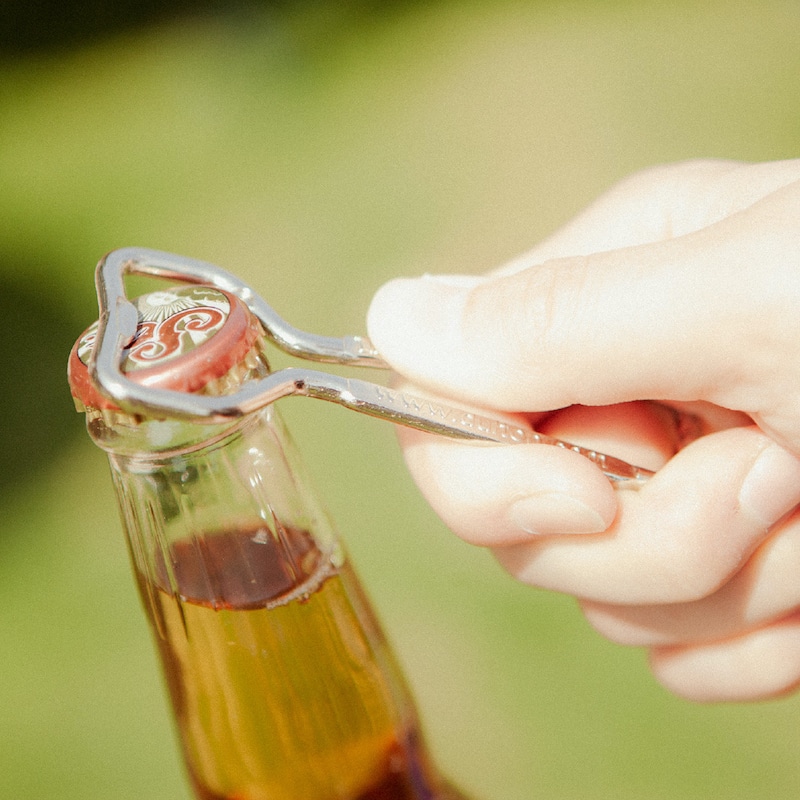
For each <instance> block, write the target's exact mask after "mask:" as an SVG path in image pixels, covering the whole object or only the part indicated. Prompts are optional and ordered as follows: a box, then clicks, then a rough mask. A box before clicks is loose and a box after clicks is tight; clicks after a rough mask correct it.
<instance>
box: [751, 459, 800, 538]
mask: <svg viewBox="0 0 800 800" xmlns="http://www.w3.org/2000/svg"><path fill="white" fill-rule="evenodd" d="M798 503H800V459H798V458H796V457H795V456H793V455H792V454H791V453H789V452H788V451H787V450H784V449H783V448H782V447H780V446H779V445H777V444H771V445H769V446H768V447H767V448H766V449H764V450H762V451H761V453H760V454H759V456H758V458H756V460H755V463H754V464H753V466H752V467H751V468H750V472H748V473H747V476H746V477H745V479H744V481H743V483H742V486H741V488H740V489H739V506H740V508H742V509H743V510H744V511H746V512H747V513H749V514H750V515H751V516H753V517H754V518H755V519H756V520H757V521H758V522H759V523H761V524H762V525H764V526H766V527H770V526H771V525H774V524H775V523H776V522H777V521H778V520H779V519H780V518H781V517H782V516H783V515H784V514H786V513H787V512H789V511H791V510H792V509H793V508H794V507H795V506H796V505H797V504H798Z"/></svg>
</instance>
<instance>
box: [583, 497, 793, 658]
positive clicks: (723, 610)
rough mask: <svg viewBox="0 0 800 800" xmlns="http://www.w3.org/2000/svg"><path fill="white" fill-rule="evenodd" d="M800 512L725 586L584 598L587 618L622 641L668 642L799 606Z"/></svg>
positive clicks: (703, 638) (756, 622) (748, 624)
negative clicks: (676, 597)
mask: <svg viewBox="0 0 800 800" xmlns="http://www.w3.org/2000/svg"><path fill="white" fill-rule="evenodd" d="M798 575H800V514H798V513H797V512H795V513H794V514H793V515H792V516H791V517H790V518H788V519H787V520H786V521H785V522H782V523H779V524H778V525H777V526H776V527H775V528H774V529H773V530H772V531H771V533H770V537H769V539H767V541H766V542H764V544H763V545H761V547H759V548H758V550H757V551H756V552H755V553H754V554H753V556H752V557H751V558H750V559H749V561H748V562H747V564H746V565H745V566H744V567H743V568H742V570H740V571H739V572H738V573H737V574H736V575H735V576H734V577H733V578H732V579H731V580H730V581H728V582H727V583H726V584H724V586H722V588H721V589H719V590H718V591H716V592H714V593H713V594H711V595H709V596H708V597H705V598H703V599H701V600H697V601H695V602H690V603H670V604H663V605H662V604H660V605H644V606H630V605H614V604H607V603H594V602H591V601H584V602H583V603H582V604H581V605H582V608H583V612H584V614H585V615H586V618H587V619H588V621H589V623H590V624H591V625H592V627H593V628H594V629H595V630H596V631H598V632H599V633H600V634H602V635H603V636H605V637H606V638H607V639H610V640H612V641H614V642H617V643H618V644H624V645H633V646H644V647H654V646H666V645H676V644H682V645H686V644H692V643H701V642H709V641H715V640H721V639H726V638H729V637H732V636H737V635H740V634H742V633H744V632H746V631H749V630H753V629H755V628H757V627H760V626H763V625H765V624H766V623H769V622H771V621H773V620H776V619H780V618H782V617H785V616H786V615H787V614H789V613H790V612H792V611H793V610H794V609H796V608H800V583H799V582H798V580H797V576H798Z"/></svg>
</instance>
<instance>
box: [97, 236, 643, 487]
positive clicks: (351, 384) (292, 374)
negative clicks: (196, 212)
mask: <svg viewBox="0 0 800 800" xmlns="http://www.w3.org/2000/svg"><path fill="white" fill-rule="evenodd" d="M125 275H149V276H152V277H157V278H167V279H174V280H178V281H181V282H184V283H192V284H205V285H210V286H214V287H216V288H217V289H222V290H224V291H228V292H230V293H231V294H234V295H236V296H237V297H238V298H239V299H240V300H242V302H243V303H244V304H245V305H246V306H247V307H248V308H249V309H250V311H251V312H252V313H253V314H254V315H255V316H256V318H257V319H258V320H259V321H260V323H261V325H262V326H263V329H264V332H265V334H266V336H267V337H268V339H269V340H270V341H271V342H272V343H273V344H274V345H275V346H277V347H278V348H280V349H281V350H283V351H284V352H286V353H289V354H290V355H294V356H297V357H298V358H303V359H307V360H310V361H318V362H327V363H334V364H343V365H350V366H362V367H375V368H378V369H388V365H387V364H386V363H385V362H384V361H383V360H382V359H381V357H380V355H379V354H378V352H377V351H376V350H375V348H374V347H373V345H372V343H371V342H370V341H369V339H367V338H366V337H365V336H344V337H342V338H336V337H329V336H319V335H316V334H312V333H308V332H305V331H301V330H299V329H297V328H295V327H293V326H292V325H290V324H289V323H288V322H286V321H285V320H284V319H282V318H281V317H280V316H279V315H278V314H277V313H276V312H275V311H274V309H273V308H272V307H271V306H270V305H268V304H267V303H266V302H265V301H264V300H263V299H262V298H261V297H260V296H259V295H258V294H257V293H256V292H254V291H253V289H252V288H251V287H250V286H248V285H247V284H245V283H243V282H242V281H241V280H239V279H238V278H237V277H236V276H234V275H233V274H231V273H229V272H227V271H226V270H224V269H222V268H221V267H218V266H216V265H214V264H210V263H207V262H204V261H198V260H196V259H192V258H185V257H182V256H176V255H173V254H171V253H164V252H161V251H158V250H149V249H145V248H135V247H130V248H123V249H120V250H114V251H112V252H111V253H109V254H108V255H106V256H105V257H104V258H103V259H102V260H101V261H100V263H99V264H98V265H97V270H96V273H95V284H96V288H97V297H98V304H99V307H100V318H99V324H98V331H97V340H96V345H95V348H94V351H93V353H92V357H91V360H90V364H89V373H90V376H91V378H92V380H93V381H94V382H95V384H96V385H97V387H98V389H99V390H100V391H101V392H102V393H103V394H104V395H106V396H107V397H108V398H109V399H111V400H113V401H114V402H115V403H116V404H117V405H119V407H120V408H122V409H123V410H125V411H127V412H129V413H133V414H151V415H152V414H153V413H154V412H155V413H158V414H164V415H167V416H171V417H177V418H181V419H190V420H195V421H200V422H209V423H213V422H223V421H225V420H228V419H232V418H235V417H239V416H242V415H244V414H247V413H250V412H252V411H255V410H257V409H259V408H262V407H264V406H266V405H268V404H270V403H273V402H275V401H276V400H279V399H280V398H282V397H288V396H291V395H301V396H305V397H316V398H318V399H321V400H328V401H330V402H333V403H336V404H338V405H342V406H345V407H346V408H349V409H352V410H353V411H358V412H360V413H362V414H368V415H370V416H373V417H378V418H379V419H383V420H388V421H390V422H394V423H396V424H399V425H406V426H409V427H412V428H417V429H418V430H422V431H426V432H428V433H435V434H440V435H443V436H449V437H451V438H455V439H465V440H473V441H482V442H494V443H498V444H547V445H553V446H557V447H561V448H564V449H566V450H571V451H573V452H575V453H578V454H580V455H582V456H584V457H585V458H588V459H589V460H590V461H592V462H593V463H594V464H596V465H597V466H598V467H599V468H600V469H601V470H602V471H603V473H604V474H605V475H606V477H607V478H608V479H609V480H610V481H612V483H613V484H614V485H615V486H617V487H620V488H622V487H625V488H638V487H639V486H641V485H642V484H644V483H645V482H646V481H647V479H648V478H649V477H651V476H652V475H653V472H652V471H651V470H647V469H644V468H642V467H636V466H633V465H632V464H628V463H627V462H625V461H622V460H621V459H618V458H615V457H613V456H610V455H606V454H604V453H599V452H597V451H595V450H590V449H588V448H584V447H580V446H579V445H575V444H571V443H570V442H565V441H563V440H561V439H555V438H553V437H550V436H546V435H544V434H541V433H537V432H536V431H533V430H531V429H529V428H525V427H523V426H520V425H518V424H517V423H515V422H508V421H503V420H500V419H495V418H491V417H487V416H484V415H482V414H477V413H473V412H471V411H466V410H462V409H460V408H457V407H455V406H451V405H449V404H446V403H444V402H440V401H438V400H430V399H426V398H423V397H418V396H414V395H411V394H409V393H407V392H405V391H399V390H393V389H389V388H386V387H384V386H381V385H379V384H377V383H372V382H369V381H364V380H359V379H356V378H348V377H341V376H338V375H333V374H330V373H327V372H322V371H318V370H313V369H303V368H299V367H287V368H284V369H280V370H278V371H277V372H274V373H271V374H270V375H268V376H267V377H265V378H261V379H259V380H254V381H249V382H247V383H245V384H244V385H243V386H242V387H241V388H240V389H239V390H238V391H236V392H234V393H233V394H229V395H223V396H206V395H199V394H190V393H187V392H180V391H175V390H170V389H160V388H153V387H148V386H144V385H141V384H139V383H136V382H135V381H133V380H130V379H129V378H127V377H126V376H125V374H124V373H123V371H122V362H123V359H124V350H125V348H126V347H127V346H128V345H129V344H130V343H131V341H132V340H133V338H134V336H135V335H136V330H137V326H138V313H137V311H136V307H135V306H134V305H133V303H131V301H130V300H129V299H128V298H127V296H126V294H125V285H124V280H123V279H124V277H125Z"/></svg>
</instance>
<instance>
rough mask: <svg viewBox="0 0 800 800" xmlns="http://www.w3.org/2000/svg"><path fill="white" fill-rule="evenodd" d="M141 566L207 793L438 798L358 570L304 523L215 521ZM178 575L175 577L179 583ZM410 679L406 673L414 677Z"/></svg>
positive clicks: (184, 735)
mask: <svg viewBox="0 0 800 800" xmlns="http://www.w3.org/2000/svg"><path fill="white" fill-rule="evenodd" d="M154 574H155V575H156V576H160V577H158V578H156V580H155V582H149V581H148V580H147V578H146V577H145V576H144V575H142V574H141V573H139V575H138V579H139V586H140V590H141V591H142V594H143V596H144V599H145V607H146V608H147V609H148V613H149V614H150V615H151V618H152V623H153V627H154V632H155V634H156V639H157V640H158V645H159V648H160V650H161V655H162V659H163V663H164V666H165V671H166V674H167V683H168V686H169V691H170V693H171V695H172V701H173V705H174V708H175V711H176V718H177V724H178V729H179V734H180V739H181V744H182V747H183V750H184V754H185V757H186V762H187V764H188V766H189V771H190V774H191V779H192V782H193V784H194V787H195V791H196V793H197V794H198V796H199V797H200V798H203V800H425V799H427V798H431V800H432V799H433V798H437V799H438V800H444V798H455V797H457V795H456V794H454V793H451V792H450V790H449V789H447V788H446V787H442V786H440V785H433V784H432V781H435V779H434V778H432V777H431V776H432V770H429V768H428V765H427V764H426V763H425V756H424V754H423V749H422V746H421V744H420V743H419V731H418V723H417V720H416V719H415V717H414V712H413V708H410V707H409V706H408V704H407V703H406V702H405V698H404V697H402V696H401V697H397V696H395V694H396V693H397V686H398V683H397V681H398V680H399V678H398V676H397V671H396V667H395V666H394V664H393V663H392V659H391V655H390V654H389V652H388V650H387V648H386V645H385V644H384V641H383V639H382V637H381V634H380V633H379V630H378V628H377V626H376V625H375V624H374V620H373V619H372V617H371V612H370V610H369V607H368V605H367V604H366V603H365V602H364V601H363V598H362V597H361V595H360V590H359V587H358V583H357V582H356V580H355V579H354V578H353V576H352V573H351V571H350V568H349V567H348V566H347V564H346V563H345V564H344V565H340V566H336V565H334V563H333V560H332V559H331V558H330V557H329V556H327V555H326V554H324V553H323V552H321V551H320V549H319V548H318V547H317V546H316V545H315V543H314V542H313V540H312V539H311V537H310V536H308V535H307V534H306V533H304V532H302V531H297V530H291V529H285V528H279V529H278V533H277V534H276V533H275V532H274V531H271V530H268V529H267V528H266V527H264V528H246V529H233V530H229V531H221V532H213V533H210V534H206V535H203V536H199V537H193V538H192V539H191V540H182V541H178V542H176V543H174V544H173V545H172V547H171V549H170V551H169V555H168V557H167V558H164V559H162V560H161V563H160V564H158V565H156V569H155V570H154ZM170 587H173V588H170ZM400 685H402V683H400Z"/></svg>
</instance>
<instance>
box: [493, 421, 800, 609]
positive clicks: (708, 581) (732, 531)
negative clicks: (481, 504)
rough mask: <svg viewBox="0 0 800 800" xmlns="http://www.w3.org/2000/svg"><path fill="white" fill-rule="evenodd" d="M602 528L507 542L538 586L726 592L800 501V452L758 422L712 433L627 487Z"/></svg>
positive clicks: (625, 593)
mask: <svg viewBox="0 0 800 800" xmlns="http://www.w3.org/2000/svg"><path fill="white" fill-rule="evenodd" d="M617 499H618V511H617V516H616V518H615V521H614V523H613V525H612V526H611V527H610V528H609V529H608V530H607V531H606V532H605V533H602V534H597V535H593V536H584V537H560V538H552V537H550V538H548V537H545V538H542V539H538V540H535V541H531V542H526V543H521V544H515V545H510V546H508V547H498V548H496V550H495V554H496V556H497V558H498V560H499V561H500V563H501V564H502V565H503V566H504V567H505V568H506V569H507V570H508V571H509V572H510V573H511V574H512V575H513V576H515V577H516V578H518V579H519V580H521V581H523V582H524V583H529V584H531V585H535V586H540V587H543V588H549V589H554V590H557V591H562V592H567V593H569V594H573V595H576V596H578V597H582V598H585V599H590V600H595V601H600V602H604V603H615V604H649V603H676V602H688V601H692V600H698V599H700V598H701V597H705V596H707V595H709V594H711V593H712V592H714V591H716V590H717V589H718V588H719V587H720V586H721V585H722V584H723V583H724V582H725V581H727V580H728V579H729V578H730V577H731V576H732V575H733V574H735V573H736V572H738V570H739V569H741V567H742V566H743V565H744V564H745V563H746V561H747V559H748V558H749V556H750V555H751V554H752V553H753V551H754V550H755V549H756V547H758V545H759V544H761V542H762V541H764V540H765V539H766V538H767V535H768V530H769V528H770V527H771V526H772V525H774V524H775V523H776V522H777V521H778V520H779V519H780V518H781V517H783V516H784V515H785V514H786V513H788V512H789V511H790V510H791V509H792V508H794V507H795V506H796V505H797V504H798V502H800V460H798V459H797V458H795V457H794V456H792V455H791V454H789V453H788V452H787V451H785V450H783V449H782V448H780V447H778V446H777V445H775V444H773V443H772V442H771V440H770V439H768V438H767V437H765V436H764V435H763V434H761V433H759V432H758V431H757V430H756V429H754V428H734V429H730V430H727V431H721V432H719V433H715V434H712V435H709V436H705V437H703V438H701V439H698V440H697V441H695V442H693V443H692V444H691V445H689V446H688V447H687V448H685V449H684V450H682V451H680V452H679V453H678V454H677V455H676V456H674V457H673V458H672V459H671V460H670V461H669V462H668V463H667V464H666V465H665V466H664V467H662V468H661V469H660V470H659V472H658V473H657V474H656V475H655V476H654V477H653V478H651V479H650V481H648V483H647V484H646V485H645V486H644V487H643V488H642V489H641V490H639V491H638V492H635V491H624V492H618V498H617Z"/></svg>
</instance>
